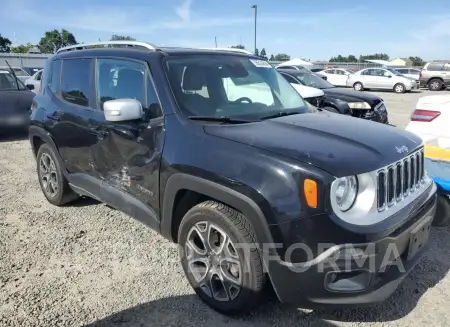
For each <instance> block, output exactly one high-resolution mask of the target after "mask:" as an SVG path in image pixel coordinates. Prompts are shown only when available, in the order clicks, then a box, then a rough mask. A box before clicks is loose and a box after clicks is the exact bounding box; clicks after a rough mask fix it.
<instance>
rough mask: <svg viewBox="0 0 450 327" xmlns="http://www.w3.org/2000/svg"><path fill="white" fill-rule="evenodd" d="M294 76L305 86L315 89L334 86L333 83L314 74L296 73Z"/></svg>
mask: <svg viewBox="0 0 450 327" xmlns="http://www.w3.org/2000/svg"><path fill="white" fill-rule="evenodd" d="M295 77H296V78H297V79H298V80H299V81H300V82H301V83H302V84H303V85H306V86H310V87H315V88H316V89H330V88H332V87H334V85H333V84H331V83H330V82H328V81H326V80H324V79H323V78H322V77H320V76H317V75H316V74H296V75H295Z"/></svg>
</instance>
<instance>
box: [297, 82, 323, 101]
mask: <svg viewBox="0 0 450 327" xmlns="http://www.w3.org/2000/svg"><path fill="white" fill-rule="evenodd" d="M291 85H292V86H293V87H294V89H295V90H296V91H297V92H298V93H299V94H300V95H301V96H302V98H312V97H320V96H323V95H324V92H323V91H322V90H321V89H316V88H314V87H310V86H306V85H300V84H294V83H291Z"/></svg>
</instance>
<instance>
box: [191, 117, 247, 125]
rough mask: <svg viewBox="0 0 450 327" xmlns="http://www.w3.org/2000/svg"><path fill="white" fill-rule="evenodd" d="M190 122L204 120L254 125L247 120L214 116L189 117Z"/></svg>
mask: <svg viewBox="0 0 450 327" xmlns="http://www.w3.org/2000/svg"><path fill="white" fill-rule="evenodd" d="M189 119H190V120H203V121H212V122H219V123H228V124H245V123H253V121H251V120H245V119H236V118H231V117H214V116H189Z"/></svg>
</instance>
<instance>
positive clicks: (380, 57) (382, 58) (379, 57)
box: [359, 53, 389, 62]
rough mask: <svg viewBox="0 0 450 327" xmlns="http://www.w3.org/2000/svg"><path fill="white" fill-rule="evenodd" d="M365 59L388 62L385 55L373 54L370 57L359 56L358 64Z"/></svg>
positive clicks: (387, 57)
mask: <svg viewBox="0 0 450 327" xmlns="http://www.w3.org/2000/svg"><path fill="white" fill-rule="evenodd" d="M367 59H369V60H386V61H388V60H389V56H388V55H387V54H386V53H375V54H372V55H365V56H363V55H361V56H359V62H364V61H366V60H367Z"/></svg>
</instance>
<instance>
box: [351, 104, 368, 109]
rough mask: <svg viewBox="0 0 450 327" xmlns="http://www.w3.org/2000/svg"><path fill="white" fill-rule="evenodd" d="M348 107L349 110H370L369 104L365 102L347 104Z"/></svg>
mask: <svg viewBox="0 0 450 327" xmlns="http://www.w3.org/2000/svg"><path fill="white" fill-rule="evenodd" d="M348 106H349V107H350V108H351V109H370V108H371V107H370V104H368V103H367V102H349V103H348Z"/></svg>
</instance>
